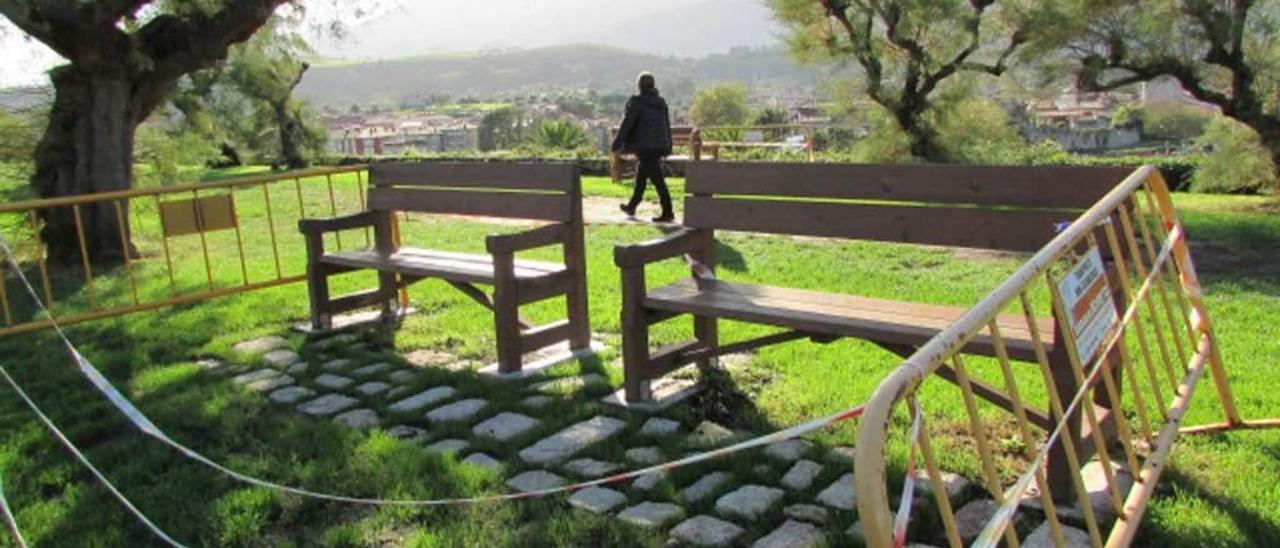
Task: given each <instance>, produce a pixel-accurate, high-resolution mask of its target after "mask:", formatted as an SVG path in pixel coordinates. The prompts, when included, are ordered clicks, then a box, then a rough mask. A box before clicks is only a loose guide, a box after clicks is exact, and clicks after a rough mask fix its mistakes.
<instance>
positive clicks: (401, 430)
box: [387, 424, 431, 443]
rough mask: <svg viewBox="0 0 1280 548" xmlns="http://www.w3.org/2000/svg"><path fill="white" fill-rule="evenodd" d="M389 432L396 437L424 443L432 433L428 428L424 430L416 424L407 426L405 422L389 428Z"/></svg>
mask: <svg viewBox="0 0 1280 548" xmlns="http://www.w3.org/2000/svg"><path fill="white" fill-rule="evenodd" d="M387 434H388V435H390V436H392V437H394V438H396V439H400V440H404V441H407V442H410V443H422V442H424V441H427V440H428V439H430V437H431V436H430V434H427V431H426V430H423V429H421V428H418V427H416V426H405V425H403V424H402V425H399V426H392V427H391V428H388V429H387Z"/></svg>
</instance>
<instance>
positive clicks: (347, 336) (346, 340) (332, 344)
mask: <svg viewBox="0 0 1280 548" xmlns="http://www.w3.org/2000/svg"><path fill="white" fill-rule="evenodd" d="M354 342H356V336H355V335H352V334H351V333H342V334H340V335H334V336H332V337H328V338H325V339H320V340H318V341H316V342H313V343H311V345H310V346H311V347H312V348H314V349H316V350H329V349H331V348H337V347H339V346H346V345H349V344H351V343H354Z"/></svg>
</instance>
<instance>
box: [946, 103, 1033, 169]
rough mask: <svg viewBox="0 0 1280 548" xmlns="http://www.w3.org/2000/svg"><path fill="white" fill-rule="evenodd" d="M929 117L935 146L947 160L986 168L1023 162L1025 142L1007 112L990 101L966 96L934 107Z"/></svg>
mask: <svg viewBox="0 0 1280 548" xmlns="http://www.w3.org/2000/svg"><path fill="white" fill-rule="evenodd" d="M930 115H931V118H932V121H931V122H930V123H931V124H932V125H933V126H934V127H936V128H937V131H938V145H939V146H940V147H941V148H942V150H944V151H945V152H946V155H947V157H948V158H949V159H950V160H951V161H954V162H959V163H964V164H990V165H1008V164H1022V163H1025V161H1026V157H1027V142H1026V140H1024V139H1023V138H1022V136H1021V135H1020V134H1019V133H1018V130H1017V128H1015V127H1014V126H1013V123H1012V121H1011V120H1010V119H1009V115H1008V113H1006V112H1005V111H1004V109H1002V108H1000V105H998V104H996V103H995V102H994V101H992V100H990V99H987V98H985V97H981V96H979V95H969V96H967V97H965V98H963V99H961V100H959V101H955V102H948V103H945V104H942V105H938V106H936V107H935V108H934V109H932V110H931V111H930Z"/></svg>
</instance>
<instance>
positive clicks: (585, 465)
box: [564, 459, 622, 479]
mask: <svg viewBox="0 0 1280 548" xmlns="http://www.w3.org/2000/svg"><path fill="white" fill-rule="evenodd" d="M621 469H622V466H621V465H619V464H615V463H612V462H605V461H602V460H595V459H575V460H571V461H569V462H567V463H565V465H564V471H565V472H568V473H570V474H573V475H575V476H578V477H581V478H588V479H596V478H602V477H604V476H607V475H609V474H612V473H614V472H617V471H618V470H621Z"/></svg>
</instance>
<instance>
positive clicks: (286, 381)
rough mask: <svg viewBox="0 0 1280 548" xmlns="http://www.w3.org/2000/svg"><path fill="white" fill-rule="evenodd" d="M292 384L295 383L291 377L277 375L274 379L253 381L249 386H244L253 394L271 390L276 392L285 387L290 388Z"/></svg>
mask: <svg viewBox="0 0 1280 548" xmlns="http://www.w3.org/2000/svg"><path fill="white" fill-rule="evenodd" d="M294 382H296V381H294V380H293V377H290V376H288V375H279V376H275V377H270V378H266V379H259V380H256V381H253V382H251V383H249V384H246V385H245V388H248V389H249V390H253V391H254V392H271V391H272V390H278V389H281V388H284V387H286V386H292V385H293V384H294Z"/></svg>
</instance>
